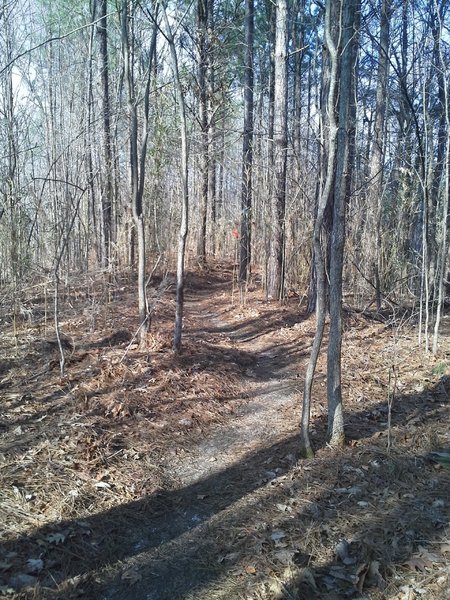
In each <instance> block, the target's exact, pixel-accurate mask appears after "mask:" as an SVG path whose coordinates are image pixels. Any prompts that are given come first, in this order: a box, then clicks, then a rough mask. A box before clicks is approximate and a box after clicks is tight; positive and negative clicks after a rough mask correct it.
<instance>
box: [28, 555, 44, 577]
mask: <svg viewBox="0 0 450 600" xmlns="http://www.w3.org/2000/svg"><path fill="white" fill-rule="evenodd" d="M43 568H44V561H43V560H42V559H41V558H29V559H28V560H27V573H40V572H41V571H42V569H43Z"/></svg>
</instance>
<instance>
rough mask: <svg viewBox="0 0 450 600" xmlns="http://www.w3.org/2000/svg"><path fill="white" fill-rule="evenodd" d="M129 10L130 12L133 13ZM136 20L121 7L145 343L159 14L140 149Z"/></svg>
mask: <svg viewBox="0 0 450 600" xmlns="http://www.w3.org/2000/svg"><path fill="white" fill-rule="evenodd" d="M130 11H133V12H131V14H130ZM133 18H134V6H133V3H131V5H129V3H128V1H127V0H125V1H124V2H123V4H122V27H121V33H122V51H123V60H124V70H125V81H126V85H127V92H128V111H129V119H130V126H129V127H130V129H129V144H130V152H129V159H130V162H129V167H130V190H131V207H132V214H133V220H134V226H135V228H136V231H137V244H138V305H139V339H140V341H141V344H144V342H145V339H146V335H147V332H148V330H149V328H150V312H149V309H148V302H147V281H146V252H145V227H144V213H143V195H144V182H145V169H146V159H147V143H148V136H149V130H148V125H149V110H150V82H151V77H152V74H153V70H152V60H153V56H154V54H155V48H156V38H157V35H156V34H157V12H156V14H155V24H154V27H153V34H152V41H151V48H150V51H149V55H148V56H149V63H148V65H147V68H146V74H147V78H146V83H145V89H144V93H143V104H144V110H143V132H142V140H141V143H140V146H139V132H138V129H139V116H138V106H139V103H140V97H139V93H138V90H137V89H136V83H135V77H134V64H133V58H134V57H133V46H132V43H131V40H132V39H133V38H132V36H131V35H130V28H131V27H132V23H133Z"/></svg>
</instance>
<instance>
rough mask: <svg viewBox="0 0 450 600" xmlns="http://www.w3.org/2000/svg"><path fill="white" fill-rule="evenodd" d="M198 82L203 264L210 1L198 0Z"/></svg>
mask: <svg viewBox="0 0 450 600" xmlns="http://www.w3.org/2000/svg"><path fill="white" fill-rule="evenodd" d="M197 30H198V40H197V46H198V84H199V95H200V97H199V121H200V136H201V144H200V146H201V156H200V231H199V236H198V243H197V260H198V262H199V264H200V265H201V266H204V265H205V264H206V234H207V221H208V173H209V133H208V93H207V66H208V62H207V61H208V58H207V54H208V46H207V31H208V1H207V0H198V4H197ZM172 60H173V59H172Z"/></svg>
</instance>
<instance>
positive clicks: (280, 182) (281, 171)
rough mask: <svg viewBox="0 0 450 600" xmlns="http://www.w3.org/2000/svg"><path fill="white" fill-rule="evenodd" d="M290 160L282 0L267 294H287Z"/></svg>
mask: <svg viewBox="0 0 450 600" xmlns="http://www.w3.org/2000/svg"><path fill="white" fill-rule="evenodd" d="M286 162H287V3H286V0H278V3H277V5H276V27H275V96H274V132H273V190H272V198H271V226H272V235H271V240H270V252H269V263H268V273H267V297H268V298H269V299H274V300H280V299H281V298H282V296H283V279H284V276H283V254H284V234H285V223H284V219H285V211H286Z"/></svg>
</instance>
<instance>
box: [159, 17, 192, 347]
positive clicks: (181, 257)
mask: <svg viewBox="0 0 450 600" xmlns="http://www.w3.org/2000/svg"><path fill="white" fill-rule="evenodd" d="M163 18H164V25H165V29H166V38H167V41H168V43H169V48H170V57H171V67H172V73H173V78H174V81H175V89H176V93H177V100H178V110H179V113H180V140H181V183H182V190H183V198H182V212H181V224H180V231H179V237H178V255H177V296H176V308H175V330H174V335H173V350H174V352H176V353H179V352H180V351H181V336H182V330H183V313H184V263H185V254H186V240H187V234H188V225H189V223H188V215H189V181H188V176H189V169H188V145H187V118H186V102H185V98H184V92H183V86H182V83H181V79H180V73H179V68H178V56H177V51H176V48H175V41H174V38H173V34H172V29H171V27H170V23H169V19H168V18H167V12H166V8H165V6H164V8H163Z"/></svg>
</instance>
